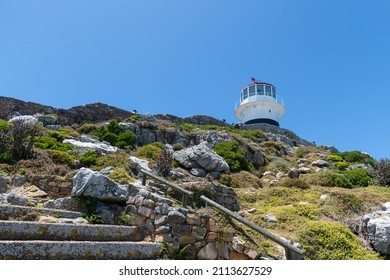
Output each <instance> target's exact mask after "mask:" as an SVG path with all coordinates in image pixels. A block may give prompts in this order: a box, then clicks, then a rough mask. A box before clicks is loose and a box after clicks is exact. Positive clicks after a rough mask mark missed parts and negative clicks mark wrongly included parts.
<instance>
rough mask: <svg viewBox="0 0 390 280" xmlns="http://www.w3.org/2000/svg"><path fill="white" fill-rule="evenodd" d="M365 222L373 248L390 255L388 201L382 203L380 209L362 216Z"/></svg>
mask: <svg viewBox="0 0 390 280" xmlns="http://www.w3.org/2000/svg"><path fill="white" fill-rule="evenodd" d="M363 222H366V225H367V226H366V228H367V234H368V238H369V240H370V242H371V244H372V245H373V246H374V248H375V250H376V251H378V252H380V253H381V254H384V255H390V202H386V203H384V204H383V205H382V209H381V210H380V211H377V212H375V213H373V214H369V215H366V216H365V217H364V218H363Z"/></svg>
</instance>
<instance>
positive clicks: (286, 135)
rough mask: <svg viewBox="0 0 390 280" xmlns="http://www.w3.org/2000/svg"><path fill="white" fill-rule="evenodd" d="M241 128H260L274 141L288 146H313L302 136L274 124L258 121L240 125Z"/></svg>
mask: <svg viewBox="0 0 390 280" xmlns="http://www.w3.org/2000/svg"><path fill="white" fill-rule="evenodd" d="M242 128H243V129H248V130H255V129H260V130H262V131H264V132H265V133H266V134H267V136H268V137H269V138H271V139H273V140H275V141H280V142H283V143H285V144H286V145H288V146H291V147H293V146H315V144H314V143H312V142H309V141H307V140H305V139H303V138H300V137H299V136H297V135H296V134H295V133H294V132H292V131H291V130H288V129H285V128H281V127H278V126H275V125H271V124H267V123H258V124H245V125H242Z"/></svg>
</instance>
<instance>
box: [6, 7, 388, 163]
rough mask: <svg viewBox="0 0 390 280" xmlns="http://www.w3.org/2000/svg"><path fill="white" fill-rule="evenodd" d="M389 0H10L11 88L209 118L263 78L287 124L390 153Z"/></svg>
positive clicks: (61, 103) (338, 142)
mask: <svg viewBox="0 0 390 280" xmlns="http://www.w3.org/2000/svg"><path fill="white" fill-rule="evenodd" d="M389 32H390V1H387V0H383V1H380V0H378V1H377V0H369V1H359V0H347V1H342V0H326V1H325V0H316V1H314V0H295V1H288V0H285V1H282V0H272V1H271V0H269V1H265V0H257V1H255V0H231V1H229V0H212V1H211V0H176V1H174V0H149V1H148V0H142V1H141V0H139V1H131V0H106V1H103V0H83V1H80V0H66V1H59V0H31V1H29V0H26V1H18V0H0V95H2V96H9V97H14V98H19V99H22V100H26V101H33V102H38V103H43V104H46V105H51V106H54V107H60V108H70V107H72V106H76V105H84V104H87V103H93V102H103V103H106V104H109V105H113V106H117V107H120V108H123V109H127V110H132V109H137V110H138V111H139V112H142V113H153V114H156V113H162V114H173V115H178V116H182V117H185V116H191V115H196V114H204V115H210V116H213V117H216V118H219V119H226V120H227V121H228V122H231V123H232V122H236V120H235V117H234V114H233V109H234V108H233V106H234V103H235V102H236V100H237V99H238V98H239V92H240V90H241V88H242V87H243V86H245V85H246V84H249V83H250V82H251V80H250V78H251V77H252V76H253V77H256V78H257V79H259V80H261V81H266V82H269V83H272V84H274V85H275V86H276V87H277V89H278V93H279V94H280V95H281V96H282V97H283V98H284V101H285V105H286V114H285V116H284V117H283V118H282V120H281V126H282V127H284V128H288V129H290V130H292V131H294V132H295V133H297V134H298V135H299V136H301V137H303V138H305V139H307V140H310V141H316V143H317V144H318V145H334V146H336V147H337V148H338V149H340V150H342V151H345V150H361V151H364V152H368V153H370V154H371V155H373V156H374V157H376V158H381V157H389V158H390V149H389V143H390V141H389V138H390V129H389V121H390V108H389V105H390V96H389V93H390V33H389Z"/></svg>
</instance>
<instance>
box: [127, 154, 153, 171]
mask: <svg viewBox="0 0 390 280" xmlns="http://www.w3.org/2000/svg"><path fill="white" fill-rule="evenodd" d="M127 162H128V164H129V165H130V168H131V169H134V170H136V171H137V172H139V171H140V170H141V169H144V170H146V171H149V172H151V171H152V170H151V169H150V168H149V166H148V165H149V162H148V161H147V160H144V159H139V158H137V157H135V156H131V157H129V159H128V160H127Z"/></svg>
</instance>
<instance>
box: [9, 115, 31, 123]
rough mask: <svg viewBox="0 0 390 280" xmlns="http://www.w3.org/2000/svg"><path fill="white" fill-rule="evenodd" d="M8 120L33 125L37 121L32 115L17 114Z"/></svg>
mask: <svg viewBox="0 0 390 280" xmlns="http://www.w3.org/2000/svg"><path fill="white" fill-rule="evenodd" d="M8 122H9V123H11V124H14V123H22V124H25V125H35V124H37V123H38V119H37V118H35V117H33V116H19V117H15V118H12V119H10V120H9V121H8Z"/></svg>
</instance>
